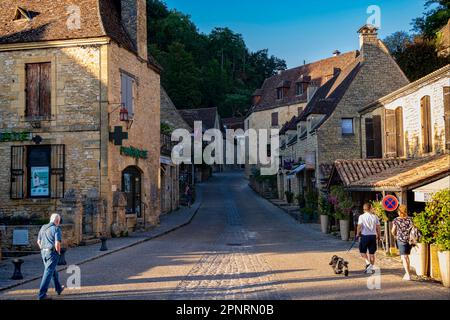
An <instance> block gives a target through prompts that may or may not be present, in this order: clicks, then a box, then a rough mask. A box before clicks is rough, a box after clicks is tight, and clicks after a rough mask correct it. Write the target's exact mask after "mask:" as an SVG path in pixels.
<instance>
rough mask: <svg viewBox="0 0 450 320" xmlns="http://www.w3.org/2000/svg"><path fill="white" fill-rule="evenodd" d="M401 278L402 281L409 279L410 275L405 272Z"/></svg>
mask: <svg viewBox="0 0 450 320" xmlns="http://www.w3.org/2000/svg"><path fill="white" fill-rule="evenodd" d="M403 280H404V281H411V275H409V274H408V273H405V275H404V276H403Z"/></svg>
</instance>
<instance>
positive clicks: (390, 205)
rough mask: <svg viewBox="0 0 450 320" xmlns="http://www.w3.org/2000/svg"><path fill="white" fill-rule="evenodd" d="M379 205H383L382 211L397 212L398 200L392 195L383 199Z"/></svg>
mask: <svg viewBox="0 0 450 320" xmlns="http://www.w3.org/2000/svg"><path fill="white" fill-rule="evenodd" d="M381 203H382V204H383V208H384V210H386V211H389V212H392V211H395V210H397V208H398V206H399V203H398V199H397V198H396V197H394V196H392V195H389V196H386V197H384V198H383V201H382V202H381Z"/></svg>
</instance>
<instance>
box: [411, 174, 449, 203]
mask: <svg viewBox="0 0 450 320" xmlns="http://www.w3.org/2000/svg"><path fill="white" fill-rule="evenodd" d="M448 188H450V176H447V177H445V178H443V179H441V180H438V181H435V182H433V183H429V184H426V185H424V186H421V187H420V188H417V189H414V190H413V192H414V201H416V202H430V201H431V199H432V198H433V195H434V194H435V193H437V192H439V191H441V190H444V189H448Z"/></svg>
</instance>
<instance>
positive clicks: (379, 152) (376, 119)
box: [373, 116, 383, 159]
mask: <svg viewBox="0 0 450 320" xmlns="http://www.w3.org/2000/svg"><path fill="white" fill-rule="evenodd" d="M373 142H374V143H373V144H374V146H373V150H374V158H377V159H381V158H382V157H383V144H382V141H381V116H373Z"/></svg>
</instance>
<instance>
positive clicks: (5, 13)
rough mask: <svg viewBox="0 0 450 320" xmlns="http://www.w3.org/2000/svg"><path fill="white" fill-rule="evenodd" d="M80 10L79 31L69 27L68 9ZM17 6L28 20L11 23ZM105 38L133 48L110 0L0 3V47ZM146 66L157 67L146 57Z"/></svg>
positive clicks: (152, 60)
mask: <svg viewBox="0 0 450 320" xmlns="http://www.w3.org/2000/svg"><path fill="white" fill-rule="evenodd" d="M71 6H77V7H78V8H79V9H80V19H81V21H80V22H81V27H80V28H69V27H68V20H69V17H70V14H72V13H73V12H71V11H70V10H69V8H71ZM17 7H20V8H22V9H23V10H26V11H27V12H28V13H29V14H30V15H31V17H32V19H31V20H27V19H21V20H17V21H14V15H15V13H16V10H17ZM103 36H107V37H110V38H111V39H113V40H114V41H115V42H117V43H118V44H119V45H120V46H122V47H123V48H125V49H127V50H129V51H131V52H133V53H137V48H136V46H135V44H134V43H133V41H132V40H131V38H130V37H129V36H128V34H127V32H126V31H125V29H124V27H123V25H122V23H121V22H120V18H119V12H118V10H117V8H116V6H115V5H114V2H113V1H110V0H57V1H55V0H34V1H30V0H16V1H5V0H3V1H0V44H11V43H26V42H40V41H51V40H69V39H84V38H95V37H103ZM149 63H150V64H151V65H152V66H153V67H155V68H156V69H157V70H159V71H160V70H161V67H160V66H159V65H158V64H157V62H156V61H155V59H154V58H153V57H151V56H149Z"/></svg>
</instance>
